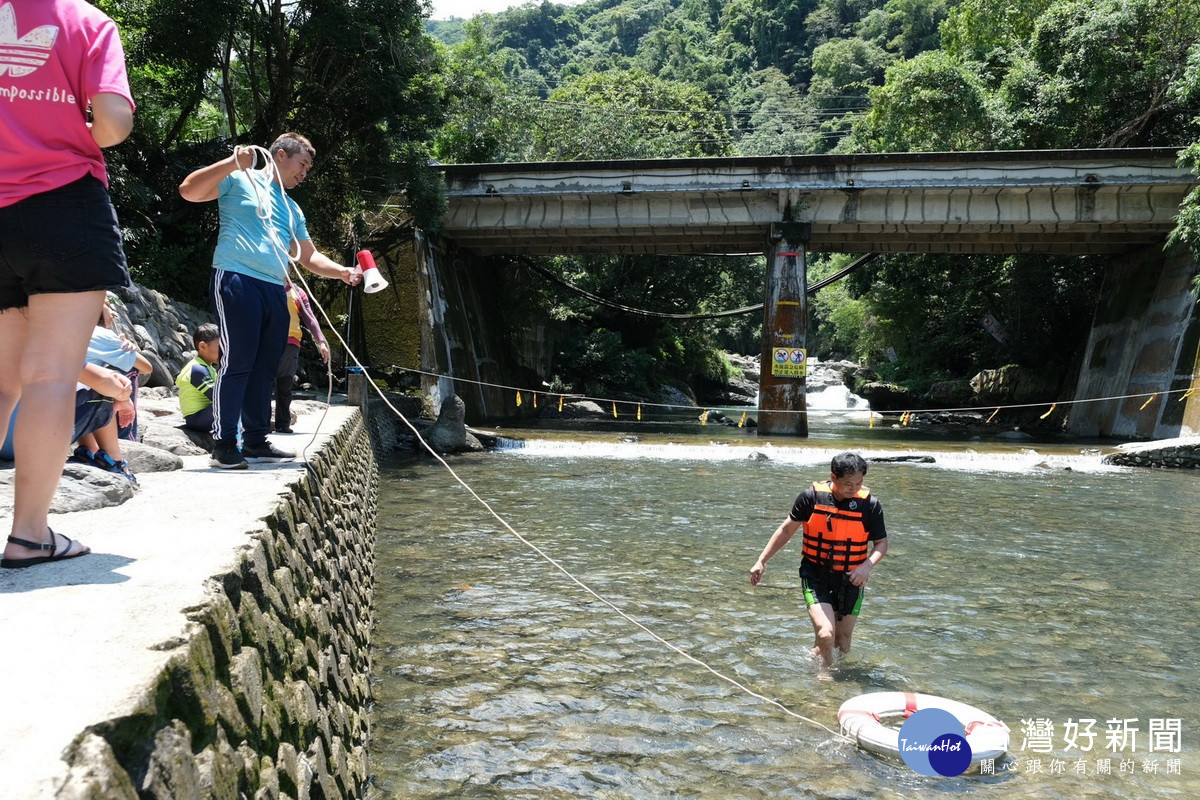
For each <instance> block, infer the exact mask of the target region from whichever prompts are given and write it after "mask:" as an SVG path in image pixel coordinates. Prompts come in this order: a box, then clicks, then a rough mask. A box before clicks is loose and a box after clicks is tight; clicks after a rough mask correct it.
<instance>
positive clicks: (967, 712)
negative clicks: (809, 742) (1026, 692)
mask: <svg viewBox="0 0 1200 800" xmlns="http://www.w3.org/2000/svg"><path fill="white" fill-rule="evenodd" d="M925 708H939V709H941V710H943V711H948V712H950V713H951V714H953V715H954V717H955V718H956V719H957V720H958V721H959V722H961V723H962V726H963V730H964V731H965V735H966V740H967V744H968V745H970V747H971V767H974V768H978V767H979V762H981V761H985V760H987V759H998V758H1000V757H1002V756H1003V755H1004V754H1005V753H1007V752H1008V726H1007V725H1005V724H1004V723H1003V722H1001V721H1000V720H998V719H996V718H995V717H993V716H992V715H991V714H988V713H987V712H986V711H980V710H979V709H978V708H975V707H974V706H969V705H967V704H966V703H960V702H958V701H957V700H947V699H946V698H944V697H937V696H935V695H931V694H917V693H916V692H871V693H870V694H860V695H859V696H858V697H853V698H851V699H849V700H847V701H846V702H844V703H842V707H841V708H839V709H838V724H839V725H841V728H842V733H844V734H845V735H846V736H848V737H850V738H851V739H853V740H854V741H856V742H858V746H859V747H861V748H863V749H864V750H869V751H870V752H872V753H876V754H878V755H881V756H889V757H892V758H900V730H899V725H898V724H897V718H899V720H898V721H899V722H900V723H902V722H903V721H904V720H906V719H908V718H909V717H910V716H912V714H913V712H915V711H920V710H921V709H925ZM893 725H895V727H893Z"/></svg>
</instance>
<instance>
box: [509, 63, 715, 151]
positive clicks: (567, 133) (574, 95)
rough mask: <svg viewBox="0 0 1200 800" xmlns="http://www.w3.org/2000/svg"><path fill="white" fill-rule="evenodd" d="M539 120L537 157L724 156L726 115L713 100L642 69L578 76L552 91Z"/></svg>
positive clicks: (535, 143) (685, 85)
mask: <svg viewBox="0 0 1200 800" xmlns="http://www.w3.org/2000/svg"><path fill="white" fill-rule="evenodd" d="M550 103H551V104H550V105H548V106H547V107H546V108H545V111H544V113H543V114H542V115H541V117H540V118H539V119H538V120H537V123H536V124H537V127H536V129H535V130H534V134H533V155H534V157H535V158H537V159H547V160H578V159H607V158H656V157H657V158H662V157H680V156H706V155H721V154H723V153H725V152H727V149H728V147H729V135H728V133H727V131H726V128H725V118H724V116H723V115H722V114H720V113H719V112H718V111H717V110H716V108H715V103H714V102H713V99H712V98H711V97H709V96H708V95H707V94H705V93H704V92H702V91H700V90H699V89H696V88H694V87H692V86H689V85H687V84H684V83H680V82H678V81H669V80H665V79H662V78H655V77H653V76H651V75H649V74H648V73H645V72H642V71H640V70H628V71H620V70H617V71H610V72H603V73H595V74H592V75H588V76H586V77H583V78H581V79H579V80H574V81H571V82H570V83H567V84H566V85H564V86H562V87H561V88H559V89H556V90H555V91H554V92H552V93H551V94H550Z"/></svg>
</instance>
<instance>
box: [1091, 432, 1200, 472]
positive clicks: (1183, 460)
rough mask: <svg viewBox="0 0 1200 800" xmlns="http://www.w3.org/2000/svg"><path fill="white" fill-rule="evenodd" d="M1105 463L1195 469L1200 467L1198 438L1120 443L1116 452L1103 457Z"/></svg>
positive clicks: (1199, 440)
mask: <svg viewBox="0 0 1200 800" xmlns="http://www.w3.org/2000/svg"><path fill="white" fill-rule="evenodd" d="M1104 463H1105V464H1119V465H1121V466H1123V467H1158V468H1166V469H1196V468H1197V467H1200V439H1197V438H1194V437H1188V438H1185V439H1165V440H1162V441H1158V442H1145V443H1135V444H1126V445H1121V446H1120V447H1119V448H1117V452H1116V453H1112V454H1110V455H1107V456H1105V457H1104Z"/></svg>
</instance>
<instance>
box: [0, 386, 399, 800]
mask: <svg viewBox="0 0 1200 800" xmlns="http://www.w3.org/2000/svg"><path fill="white" fill-rule="evenodd" d="M318 426H319V430H318ZM296 430H297V433H296V434H293V435H291V436H279V437H277V438H276V441H278V443H280V444H282V445H284V446H286V447H289V448H294V449H295V450H297V452H298V453H299V455H300V458H298V459H297V461H296V462H295V463H290V464H260V465H252V466H251V468H250V469H249V470H247V471H240V472H224V471H220V470H214V469H211V468H209V467H208V459H207V456H189V457H186V458H184V462H185V465H184V469H183V470H182V471H179V472H165V473H149V474H143V475H140V476H139V478H140V479H141V482H142V490H141V491H140V492H139V493H138V494H137V495H136V496H135V497H134V498H133V499H131V500H129V501H128V502H126V503H124V504H123V505H121V506H119V507H116V508H105V509H100V510H95V511H86V512H79V513H73V514H63V515H58V516H55V517H53V518H52V520H51V524H52V525H54V527H55V529H56V530H59V531H61V532H63V533H65V534H67V535H68V536H71V537H73V538H79V539H81V540H82V541H84V542H85V543H86V544H88V545H90V546H91V548H92V550H93V552H92V554H91V555H88V556H85V557H83V558H81V559H78V560H71V561H66V562H63V563H59V564H50V565H43V566H39V567H34V568H31V569H29V570H27V571H20V570H18V571H12V570H4V571H3V572H2V573H0V630H2V631H3V637H4V654H5V655H4V658H3V659H0V679H2V681H3V683H2V685H3V686H4V687H5V692H4V698H3V706H2V711H0V797H4V798H25V799H27V800H33V799H34V798H50V797H56V798H67V797H71V798H84V797H87V798H105V799H106V800H108V799H109V798H139V797H140V798H147V797H154V798H168V797H170V798H175V797H238V796H239V795H241V796H245V797H254V796H269V797H281V796H286V797H302V796H304V797H306V796H326V797H357V796H359V794H360V792H361V788H362V784H363V783H364V782H365V779H366V760H365V758H366V757H365V746H366V734H367V721H366V706H367V703H368V701H369V684H368V677H369V663H368V661H367V648H368V646H369V634H370V626H371V621H372V620H371V600H372V598H371V589H372V583H373V576H372V569H373V548H374V527H375V512H376V500H377V491H378V472H377V469H376V462H375V458H374V454H373V452H372V448H371V445H370V441H369V437H368V435H367V431H366V427H365V425H364V423H363V419H362V416H361V414H360V413H359V412H358V410H357V409H351V408H345V407H333V408H331V409H329V411H328V413H327V414H326V415H324V416H322V415H319V414H310V415H307V416H305V417H302V418H301V419H300V420H299V421H298V424H297V426H296Z"/></svg>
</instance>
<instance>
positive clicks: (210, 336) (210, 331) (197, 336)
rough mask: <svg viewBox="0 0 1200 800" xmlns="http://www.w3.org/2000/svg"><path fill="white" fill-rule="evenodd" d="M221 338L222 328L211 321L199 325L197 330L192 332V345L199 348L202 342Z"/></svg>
mask: <svg viewBox="0 0 1200 800" xmlns="http://www.w3.org/2000/svg"><path fill="white" fill-rule="evenodd" d="M220 338H221V329H220V328H218V327H217V326H216V325H213V324H212V323H211V322H206V323H204V324H203V325H199V326H197V327H196V332H195V333H193V334H192V347H194V348H196V349H197V350H199V349H200V343H201V342H213V341H216V340H217V339H220Z"/></svg>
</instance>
